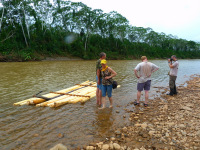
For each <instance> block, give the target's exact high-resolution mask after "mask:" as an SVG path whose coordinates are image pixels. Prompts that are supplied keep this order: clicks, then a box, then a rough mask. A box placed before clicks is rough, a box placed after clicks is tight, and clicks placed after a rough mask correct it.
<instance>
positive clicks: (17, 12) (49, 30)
mask: <svg viewBox="0 0 200 150" xmlns="http://www.w3.org/2000/svg"><path fill="white" fill-rule="evenodd" d="M2 5H3V6H4V9H0V16H3V17H2V22H1V32H0V53H1V55H3V56H6V57H9V59H14V58H17V59H19V60H22V61H28V60H36V59H37V60H38V59H39V58H38V55H42V56H44V55H45V56H53V55H59V56H66V55H69V54H70V55H72V56H77V57H80V58H83V59H97V58H98V57H99V53H100V52H102V51H104V52H106V53H107V58H108V59H132V58H140V57H141V56H142V55H146V56H147V57H148V58H151V59H153V58H168V57H170V56H171V55H174V54H175V55H177V56H178V58H200V43H196V42H194V41H187V40H184V39H178V38H177V37H176V36H173V35H166V34H164V33H157V32H155V31H153V29H151V28H143V27H135V26H132V25H130V24H129V22H128V20H127V19H126V18H125V17H123V16H122V15H121V14H119V13H117V12H115V11H113V12H110V13H103V11H102V10H100V9H95V10H92V9H91V8H90V7H87V6H86V5H85V4H83V3H74V2H70V1H64V0H59V1H55V4H54V5H52V4H51V3H50V1H49V0H44V1H39V0H34V1H32V0H26V1H23V2H22V1H19V0H17V1H3V2H2ZM3 10H4V11H3ZM35 54H38V55H35ZM15 60H16V59H15Z"/></svg>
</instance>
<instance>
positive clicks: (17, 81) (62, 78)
mask: <svg viewBox="0 0 200 150" xmlns="http://www.w3.org/2000/svg"><path fill="white" fill-rule="evenodd" d="M139 62H140V61H139V60H110V61H108V66H110V67H111V68H112V69H114V70H115V71H116V72H117V73H118V74H117V76H116V77H115V79H116V80H117V81H118V83H119V84H120V85H121V87H120V88H118V89H116V90H114V91H113V99H114V108H113V109H109V108H106V109H105V110H103V111H102V110H98V108H97V107H96V99H95V98H92V99H90V100H89V101H87V102H86V103H85V104H80V103H77V104H67V105H63V106H61V107H58V108H49V107H34V106H13V103H15V102H18V101H21V100H24V99H28V98H30V97H32V95H34V94H36V93H37V92H39V91H41V90H42V91H44V94H46V93H48V92H50V91H58V90H61V89H65V88H68V87H71V86H73V85H75V84H78V83H81V82H84V81H86V80H91V81H95V60H92V61H83V60H76V61H42V62H9V63H0V149H1V150H2V149H3V150H11V149H16V150H18V149H19V150H21V149H24V150H38V149H44V150H48V149H49V148H51V147H53V146H54V145H55V144H58V143H63V144H64V145H66V146H67V147H68V148H69V149H71V148H75V147H78V146H82V145H85V144H88V143H90V142H93V141H98V140H101V139H105V138H106V137H109V136H112V134H113V132H112V131H113V129H114V128H117V127H123V126H124V125H126V124H128V123H129V122H128V117H126V118H124V117H123V116H126V112H125V111H124V108H125V107H126V106H127V104H129V103H130V102H132V101H134V99H135V98H136V84H137V79H136V77H135V76H134V73H133V69H134V67H135V66H136V65H137V63H139ZM151 62H153V63H155V64H156V65H158V66H159V67H160V69H159V70H158V71H157V72H155V73H154V74H153V75H152V89H151V91H150V97H151V99H153V98H154V97H155V96H156V95H158V94H159V93H156V89H155V88H153V87H154V86H163V87H167V86H168V75H167V73H168V71H169V68H168V64H167V61H166V60H151ZM179 63H180V66H179V73H178V78H177V85H181V84H182V83H184V82H185V81H186V80H188V79H189V76H190V75H192V74H199V73H200V69H199V68H200V60H198V59H196V60H179ZM141 99H142V100H144V95H143V96H142V97H141ZM107 107H108V101H107ZM132 109H134V108H133V106H132Z"/></svg>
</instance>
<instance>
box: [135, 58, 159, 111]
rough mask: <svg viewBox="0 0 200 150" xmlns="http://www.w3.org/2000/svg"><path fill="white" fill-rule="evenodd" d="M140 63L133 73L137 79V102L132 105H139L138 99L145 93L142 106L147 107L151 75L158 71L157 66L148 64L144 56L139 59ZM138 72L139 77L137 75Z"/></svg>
mask: <svg viewBox="0 0 200 150" xmlns="http://www.w3.org/2000/svg"><path fill="white" fill-rule="evenodd" d="M141 60H142V62H141V63H139V64H138V65H137V66H136V67H135V69H134V73H135V76H136V77H137V78H138V83H137V101H136V102H134V105H139V104H140V102H139V101H140V97H141V92H142V91H143V89H144V91H145V102H144V106H145V107H147V106H148V99H149V90H150V87H151V74H152V73H153V72H155V71H157V70H158V69H159V67H158V66H156V65H155V64H153V63H151V62H148V60H147V57H146V56H142V57H141ZM138 72H139V75H138Z"/></svg>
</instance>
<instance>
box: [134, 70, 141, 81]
mask: <svg viewBox="0 0 200 150" xmlns="http://www.w3.org/2000/svg"><path fill="white" fill-rule="evenodd" d="M134 73H135V76H136V77H137V78H138V79H139V78H140V77H139V76H138V74H137V73H138V71H137V70H136V69H134Z"/></svg>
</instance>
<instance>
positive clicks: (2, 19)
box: [0, 7, 4, 31]
mask: <svg viewBox="0 0 200 150" xmlns="http://www.w3.org/2000/svg"><path fill="white" fill-rule="evenodd" d="M3 15H4V7H3V12H2V16H1V22H0V31H1V24H2V20H3Z"/></svg>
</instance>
